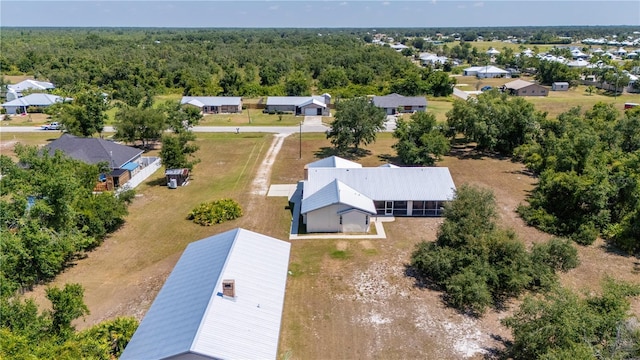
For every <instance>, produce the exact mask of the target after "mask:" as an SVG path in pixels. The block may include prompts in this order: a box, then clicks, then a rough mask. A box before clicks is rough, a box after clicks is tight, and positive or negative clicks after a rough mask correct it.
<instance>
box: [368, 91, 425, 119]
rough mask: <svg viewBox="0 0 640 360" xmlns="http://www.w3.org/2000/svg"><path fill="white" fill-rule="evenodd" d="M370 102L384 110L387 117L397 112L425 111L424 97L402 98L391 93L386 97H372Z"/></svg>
mask: <svg viewBox="0 0 640 360" xmlns="http://www.w3.org/2000/svg"><path fill="white" fill-rule="evenodd" d="M372 102H373V105H375V106H377V107H379V108H382V109H384V110H385V111H386V113H387V115H395V114H396V113H397V112H402V113H411V112H416V111H427V99H426V98H425V97H424V96H402V95H400V94H396V93H393V94H390V95H386V96H374V97H373V100H372Z"/></svg>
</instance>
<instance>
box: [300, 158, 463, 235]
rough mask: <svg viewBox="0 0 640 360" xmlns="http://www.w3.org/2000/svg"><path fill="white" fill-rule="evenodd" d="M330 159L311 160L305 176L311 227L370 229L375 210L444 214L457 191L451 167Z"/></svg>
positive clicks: (306, 219)
mask: <svg viewBox="0 0 640 360" xmlns="http://www.w3.org/2000/svg"><path fill="white" fill-rule="evenodd" d="M343 160H344V159H343ZM321 161H322V160H321ZM312 164H313V163H312ZM312 164H309V165H312ZM324 164H326V165H329V166H327V167H320V166H307V168H306V178H305V180H304V181H303V182H302V200H301V210H300V213H301V215H302V221H303V223H304V224H306V226H307V232H366V231H368V229H369V223H370V219H371V217H373V216H440V215H442V212H443V206H444V203H446V202H448V201H451V200H453V197H454V193H455V184H454V183H453V179H452V178H451V174H450V173H449V169H448V168H445V167H397V166H380V167H362V166H361V165H360V164H357V163H354V164H356V165H357V166H352V167H348V166H344V165H348V163H344V162H340V164H341V165H343V167H337V166H331V162H330V161H328V162H326V163H324Z"/></svg>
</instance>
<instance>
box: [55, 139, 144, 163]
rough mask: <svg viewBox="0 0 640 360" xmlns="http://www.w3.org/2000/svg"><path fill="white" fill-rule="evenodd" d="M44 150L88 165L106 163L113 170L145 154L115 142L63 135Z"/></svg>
mask: <svg viewBox="0 0 640 360" xmlns="http://www.w3.org/2000/svg"><path fill="white" fill-rule="evenodd" d="M44 149H46V150H47V151H48V152H49V154H52V155H53V154H54V153H55V152H56V150H60V151H62V152H63V153H64V154H65V155H67V156H69V157H70V158H72V159H76V160H80V161H83V162H86V163H87V164H97V163H99V162H104V161H106V162H108V163H109V166H110V167H111V168H112V169H116V168H120V167H122V166H123V165H124V164H126V163H128V162H129V161H132V160H135V159H136V158H137V157H139V156H140V155H142V153H143V151H142V150H140V149H136V148H133V147H130V146H125V145H120V144H117V143H115V142H113V141H107V140H103V139H98V138H83V137H76V136H73V135H71V134H62V136H60V137H59V138H58V139H56V140H54V141H52V142H51V143H49V144H48V145H46V146H45V147H44Z"/></svg>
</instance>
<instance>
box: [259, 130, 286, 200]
mask: <svg viewBox="0 0 640 360" xmlns="http://www.w3.org/2000/svg"><path fill="white" fill-rule="evenodd" d="M289 135H290V134H276V135H275V136H274V138H273V142H272V143H271V146H270V147H269V150H267V154H266V155H265V157H264V160H262V163H261V164H260V167H259V168H258V171H256V177H255V178H254V179H253V183H251V193H252V194H254V195H261V196H266V195H267V191H269V179H270V178H271V168H272V167H273V163H275V161H276V158H277V157H278V153H279V152H280V149H282V144H283V143H284V139H285V138H286V137H287V136H289Z"/></svg>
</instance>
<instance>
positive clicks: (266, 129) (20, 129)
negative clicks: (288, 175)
mask: <svg viewBox="0 0 640 360" xmlns="http://www.w3.org/2000/svg"><path fill="white" fill-rule="evenodd" d="M385 127H386V130H383V131H393V130H394V129H395V121H394V120H388V121H387V122H385ZM327 130H329V127H328V126H326V125H305V124H303V125H302V132H303V133H324V132H326V131H327ZM103 131H104V132H107V133H109V132H114V130H113V127H112V126H105V127H104V130H103ZM299 131H300V126H240V127H234V126H195V127H194V128H193V132H203V133H207V132H209V133H215V132H217V133H235V132H240V133H256V132H257V133H274V134H295V133H297V132H299ZM30 132H49V133H51V134H55V133H59V131H57V130H42V129H40V127H39V126H37V127H36V126H33V127H31V126H0V134H3V133H30ZM0 137H1V136H0Z"/></svg>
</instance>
